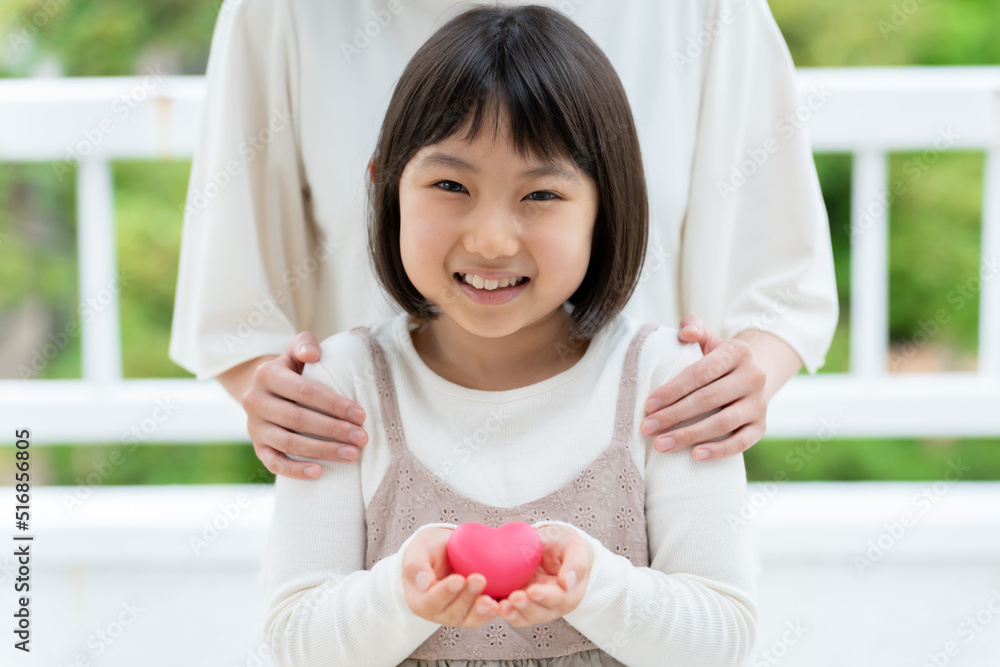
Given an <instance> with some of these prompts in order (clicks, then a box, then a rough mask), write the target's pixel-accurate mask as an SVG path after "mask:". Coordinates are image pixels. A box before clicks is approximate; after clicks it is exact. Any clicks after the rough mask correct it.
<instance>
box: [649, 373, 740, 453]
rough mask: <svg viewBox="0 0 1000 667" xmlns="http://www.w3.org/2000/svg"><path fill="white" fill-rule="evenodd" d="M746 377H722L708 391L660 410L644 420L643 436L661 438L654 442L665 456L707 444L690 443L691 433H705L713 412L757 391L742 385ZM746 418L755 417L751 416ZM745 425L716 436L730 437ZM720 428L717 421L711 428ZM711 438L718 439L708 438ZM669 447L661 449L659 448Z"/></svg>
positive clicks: (702, 391) (693, 441) (733, 374)
mask: <svg viewBox="0 0 1000 667" xmlns="http://www.w3.org/2000/svg"><path fill="white" fill-rule="evenodd" d="M742 377H744V376H743V375H741V374H740V373H739V372H738V371H737V372H733V373H730V374H729V375H726V376H723V377H721V378H719V379H718V380H716V381H715V382H713V383H711V384H710V385H708V386H707V387H702V388H701V389H698V390H697V391H695V392H694V393H692V394H688V395H687V396H685V397H684V398H683V399H681V400H680V401H678V402H677V403H674V404H673V405H671V406H670V407H667V408H664V409H662V410H659V411H657V412H655V413H653V414H652V415H650V416H649V417H647V418H646V419H645V420H643V423H642V426H641V430H642V432H643V434H644V435H647V436H650V437H653V436H659V437H657V438H656V440H655V441H654V445H656V448H657V449H658V450H659V451H661V452H665V451H668V450H670V449H674V448H676V447H687V446H690V445H693V444H695V443H698V442H704V441H705V440H707V439H708V438H702V439H695V440H692V439H690V435H691V432H692V429H698V428H701V429H704V428H705V426H704V424H705V422H706V421H707V418H708V415H709V414H712V411H713V410H714V411H716V412H717V411H719V410H722V409H723V408H725V407H726V406H728V405H730V404H732V403H734V402H737V401H740V400H742V399H745V398H746V397H748V396H749V395H750V394H752V393H753V391H754V388H753V387H752V386H751V385H749V384H747V383H746V382H743V381H741V378H742ZM733 416H734V415H731V414H728V415H727V416H726V418H727V419H728V418H732V417H733ZM747 416H752V415H750V414H748V415H747ZM650 420H655V421H656V424H655V426H658V427H659V429H658V430H654V425H650V424H649V423H648V422H650ZM685 423H688V424H697V425H698V426H688V427H686V428H685V427H684V426H682V425H683V424H685ZM743 423H744V422H740V423H739V424H736V425H734V426H733V428H731V429H729V430H728V431H722V432H721V433H716V434H715V435H724V434H726V433H729V432H730V431H732V430H733V429H734V428H736V427H737V426H740V425H741V424H743ZM716 426H718V420H716V423H713V424H711V427H712V428H715V427H716ZM709 437H715V436H714V435H713V436H709ZM668 438H670V439H672V441H673V442H672V443H671V442H666V441H667V439H668ZM663 444H666V445H667V447H665V448H662V449H661V447H660V445H663Z"/></svg>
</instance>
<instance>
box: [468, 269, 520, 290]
mask: <svg viewBox="0 0 1000 667" xmlns="http://www.w3.org/2000/svg"><path fill="white" fill-rule="evenodd" d="M453 275H454V278H455V280H456V281H457V282H458V283H459V284H463V285H468V286H469V287H471V288H473V289H478V290H480V291H482V292H499V291H502V290H505V289H512V288H515V287H521V286H522V285H524V284H526V283H528V282H529V281H530V280H531V278H528V277H527V276H523V277H520V278H517V279H516V280H517V282H516V283H511V284H507V285H504V286H503V287H501V286H500V285H499V284H497V285H495V286H494V287H489V283H488V282H486V283H484V284H483V286H481V287H478V286H476V285H475V284H474V283H473V282H471V281H470V280H468V276H467V275H466V274H462V273H455V274H453Z"/></svg>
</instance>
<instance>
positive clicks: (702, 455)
mask: <svg viewBox="0 0 1000 667" xmlns="http://www.w3.org/2000/svg"><path fill="white" fill-rule="evenodd" d="M694 457H695V458H696V459H698V460H699V461H704V460H705V459H707V458H708V450H707V449H696V450H694Z"/></svg>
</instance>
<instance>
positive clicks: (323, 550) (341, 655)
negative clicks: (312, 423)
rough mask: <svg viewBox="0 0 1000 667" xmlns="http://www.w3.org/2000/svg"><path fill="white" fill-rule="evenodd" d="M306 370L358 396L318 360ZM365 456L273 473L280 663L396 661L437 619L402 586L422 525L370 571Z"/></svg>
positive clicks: (273, 572)
mask: <svg viewBox="0 0 1000 667" xmlns="http://www.w3.org/2000/svg"><path fill="white" fill-rule="evenodd" d="M302 375H303V377H306V378H308V379H311V380H315V381H316V382H321V383H323V384H326V385H327V386H329V387H331V388H332V389H334V391H337V392H338V393H339V394H340V395H342V396H345V397H347V398H351V399H352V400H355V399H354V395H353V392H345V391H343V390H342V389H343V388H342V387H338V386H336V384H335V383H334V382H333V380H332V378H331V377H330V375H329V373H327V372H326V371H325V370H324V369H323V367H322V366H321V365H319V364H306V366H305V368H304V369H303V373H302ZM292 458H296V459H298V460H306V459H305V458H303V457H295V456H293V457H292ZM363 458H364V452H362V454H361V456H360V457H358V459H357V460H356V461H353V462H350V463H339V462H337V463H335V462H331V461H322V460H316V463H318V464H319V465H320V467H322V469H323V473H322V475H321V476H320V478H319V479H316V480H299V479H293V478H290V477H285V476H282V475H279V476H278V477H277V479H276V480H275V500H274V518H273V522H272V526H271V534H270V543H269V545H268V556H267V563H266V566H265V571H266V573H267V575H266V576H267V582H266V583H267V597H268V613H267V620H266V625H265V635H266V637H267V641H268V644H269V647H270V651H271V657H272V659H273V660H274V663H275V664H276V665H278V666H279V667H283V666H293V665H294V666H295V667H309V666H311V665H317V666H318V665H323V666H327V665H370V666H371V667H379V666H381V665H385V666H386V667H388V666H391V665H398V664H399V663H400V662H402V661H403V660H404V659H405V658H406V657H407V656H408V655H410V654H411V653H412V652H413V651H414V650H415V649H416V648H417V647H418V646H420V644H422V643H423V642H424V641H425V640H426V639H427V638H428V637H429V636H430V635H431V634H433V633H434V632H435V631H436V630H437V629H438V628H439V627H441V625H440V624H438V623H433V622H431V621H428V620H425V619H423V618H420V617H419V616H417V615H416V614H414V613H413V612H412V611H411V610H410V608H409V605H408V604H407V602H406V597H405V594H404V592H403V569H402V554H403V553H404V552H405V551H406V548H407V547H408V546H409V544H410V541H411V540H412V539H413V538H414V537H415V536H416V534H417V532H419V531H415V532H414V534H413V535H412V536H411V537H410V538H409V539H407V540H406V542H404V543H403V545H402V546H401V547H400V548H399V550H398V551H397V552H396V553H394V554H392V555H391V556H387V557H386V558H383V559H382V560H380V561H379V562H378V563H376V564H375V565H374V566H373V567H372V569H371V570H365V564H364V558H365V546H366V528H365V518H364V517H365V507H364V498H363V495H362V488H361V460H362V459H363ZM431 525H445V524H431ZM447 525H448V526H449V527H454V526H453V525H451V524H447Z"/></svg>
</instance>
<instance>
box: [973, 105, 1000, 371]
mask: <svg viewBox="0 0 1000 667" xmlns="http://www.w3.org/2000/svg"><path fill="white" fill-rule="evenodd" d="M992 116H993V143H992V145H990V146H987V148H986V165H985V169H984V174H983V231H982V234H983V236H982V239H983V240H982V244H983V257H982V259H983V261H982V262H981V263H980V265H979V277H980V281H981V282H980V289H981V291H980V293H979V363H978V364H977V367H978V371H979V374H980V375H983V376H988V377H991V378H995V379H998V380H1000V285H998V284H997V283H998V282H1000V275H998V274H997V273H998V269H997V263H998V262H1000V89H997V90H994V91H993V114H992Z"/></svg>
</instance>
